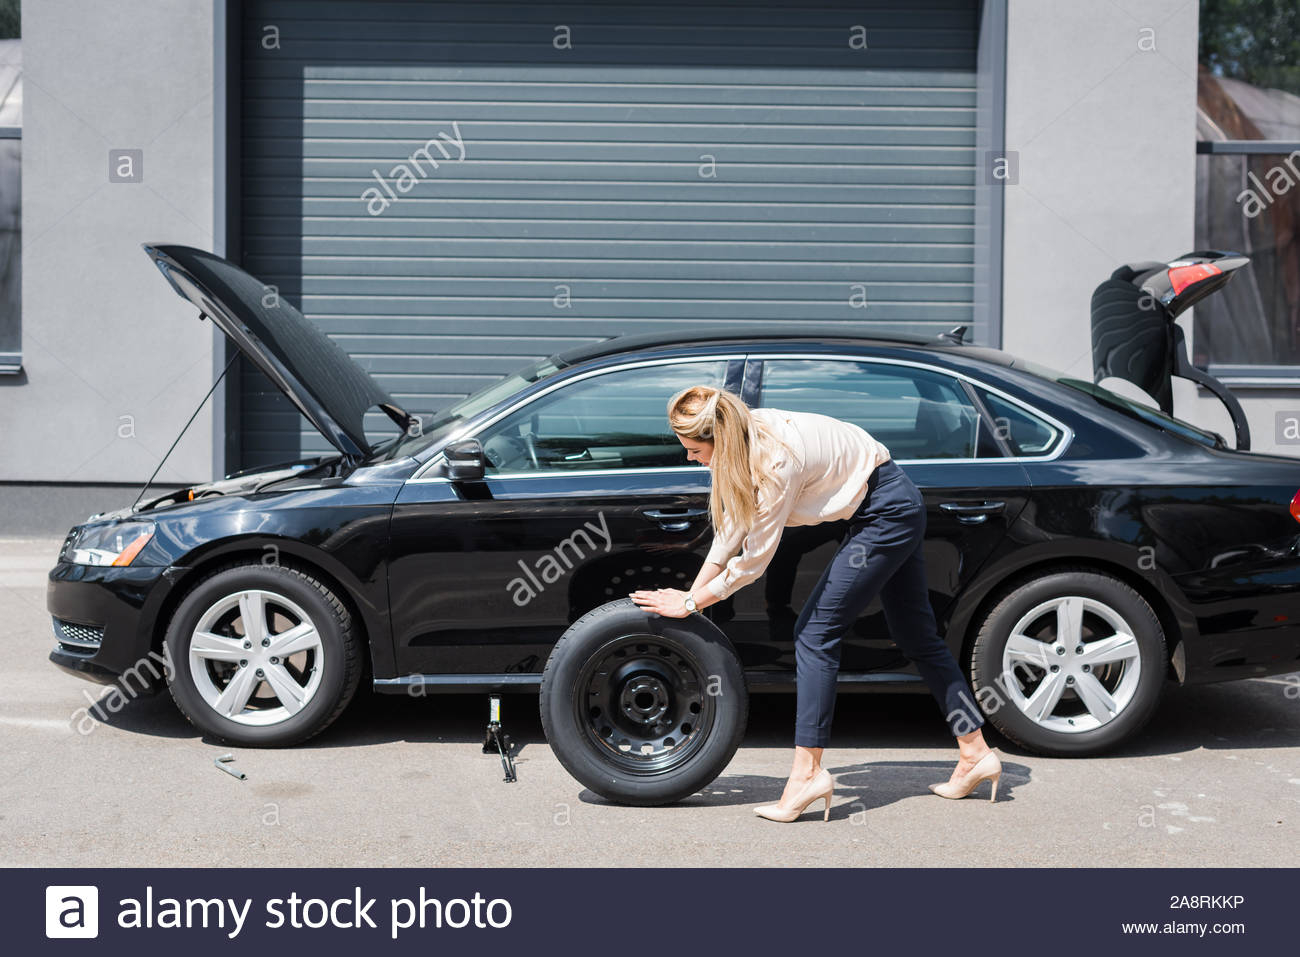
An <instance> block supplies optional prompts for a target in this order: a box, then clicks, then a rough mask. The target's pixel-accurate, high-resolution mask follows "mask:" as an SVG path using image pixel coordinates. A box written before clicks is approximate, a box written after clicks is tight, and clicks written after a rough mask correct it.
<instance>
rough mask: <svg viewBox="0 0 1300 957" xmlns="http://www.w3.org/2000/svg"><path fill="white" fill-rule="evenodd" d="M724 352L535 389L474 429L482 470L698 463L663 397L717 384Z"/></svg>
mask: <svg viewBox="0 0 1300 957" xmlns="http://www.w3.org/2000/svg"><path fill="white" fill-rule="evenodd" d="M726 374H727V360H726V359H716V360H702V361H691V362H676V363H662V364H657V365H646V366H637V367H635V368H630V369H620V370H616V371H613V372H605V373H602V374H599V375H593V376H589V377H587V378H585V379H579V380H577V381H575V382H571V383H569V384H567V385H562V386H560V387H559V388H557V389H555V390H554V391H552V392H548V393H546V394H545V395H542V396H539V397H538V398H536V399H534V400H533V401H532V402H529V403H528V404H527V405H524V406H522V407H520V408H518V409H516V410H515V411H514V412H511V413H510V414H509V415H507V416H506V417H505V418H503V419H501V420H500V421H498V422H496V423H494V424H492V425H490V426H488V427H487V428H486V429H484V430H483V432H482V433H481V434H480V435H479V440H480V441H481V442H482V444H483V451H484V453H485V454H486V457H487V460H488V464H487V474H489V475H492V474H497V475H503V474H511V473H533V474H536V473H548V472H549V473H556V472H571V471H578V470H587V469H620V468H673V467H681V468H703V466H700V465H697V464H696V463H694V462H688V461H687V460H686V449H685V448H684V447H683V446H682V444H681V442H680V441H679V440H678V439H677V436H676V435H674V434H673V431H672V429H670V428H669V427H668V400H669V399H670V398H671V397H672V396H673V395H674V394H675V393H676V392H678V391H680V390H681V389H685V388H687V387H688V386H692V385H709V386H715V387H718V388H721V387H722V386H723V385H724V384H725V381H726Z"/></svg>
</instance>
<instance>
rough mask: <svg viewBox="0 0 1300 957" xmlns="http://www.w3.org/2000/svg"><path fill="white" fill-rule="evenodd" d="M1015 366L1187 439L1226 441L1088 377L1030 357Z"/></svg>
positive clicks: (1207, 442)
mask: <svg viewBox="0 0 1300 957" xmlns="http://www.w3.org/2000/svg"><path fill="white" fill-rule="evenodd" d="M1011 367H1012V368H1013V369H1023V370H1024V371H1025V372H1028V373H1029V374H1030V375H1035V376H1038V377H1039V378H1040V379H1048V380H1050V381H1052V382H1056V383H1059V384H1060V385H1063V386H1067V387H1069V388H1071V389H1074V390H1075V391H1077V392H1084V393H1087V394H1088V395H1090V396H1092V397H1093V398H1094V399H1096V400H1097V401H1098V402H1101V403H1103V404H1105V405H1107V406H1109V407H1110V408H1112V409H1118V410H1119V411H1120V412H1123V413H1125V414H1126V415H1129V416H1131V417H1132V418H1135V419H1139V420H1141V421H1143V422H1146V423H1147V424H1148V425H1154V426H1156V427H1157V428H1160V429H1164V430H1165V431H1167V432H1173V433H1174V434H1175V435H1180V436H1182V437H1183V438H1185V439H1191V440H1192V441H1193V442H1198V443H1200V444H1201V445H1207V446H1209V447H1211V448H1223V447H1225V443H1224V441H1223V436H1221V435H1219V434H1218V433H1217V432H1210V431H1207V430H1206V429H1202V428H1199V427H1198V426H1195V425H1192V423H1190V422H1184V421H1183V420H1182V419H1179V418H1176V417H1175V416H1172V415H1167V414H1166V413H1164V412H1161V411H1160V410H1159V409H1157V408H1154V407H1152V406H1149V405H1145V404H1143V403H1141V402H1136V401H1134V400H1133V399H1129V398H1126V397H1124V396H1122V395H1119V394H1118V393H1115V392H1112V391H1110V389H1106V388H1103V387H1101V386H1099V385H1097V384H1096V383H1094V382H1088V381H1087V380H1086V379H1076V378H1074V377H1073V376H1070V375H1068V374H1067V373H1065V372H1061V371H1059V370H1057V369H1052V368H1049V367H1047V366H1044V365H1039V364H1038V363H1037V362H1030V361H1029V360H1027V359H1020V358H1016V359H1014V360H1012V362H1011Z"/></svg>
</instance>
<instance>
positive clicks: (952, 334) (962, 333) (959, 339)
mask: <svg viewBox="0 0 1300 957" xmlns="http://www.w3.org/2000/svg"><path fill="white" fill-rule="evenodd" d="M936 338H939V339H947V340H949V341H950V342H955V343H957V345H961V344H962V343H963V342H964V341H965V339H966V327H965V326H953V327H952V328H951V329H949V330H948V331H947V332H941V333H939V335H938V336H937V337H936Z"/></svg>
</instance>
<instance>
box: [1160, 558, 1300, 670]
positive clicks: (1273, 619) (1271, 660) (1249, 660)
mask: <svg viewBox="0 0 1300 957" xmlns="http://www.w3.org/2000/svg"><path fill="white" fill-rule="evenodd" d="M1179 584H1180V585H1181V586H1182V587H1183V588H1184V589H1185V593H1186V594H1187V595H1188V596H1189V597H1191V598H1192V608H1193V612H1194V614H1195V615H1196V623H1197V631H1198V633H1197V634H1196V635H1194V636H1190V637H1189V638H1188V639H1187V640H1186V641H1184V642H1183V646H1184V647H1183V652H1184V654H1185V656H1186V668H1187V674H1186V678H1185V683H1186V684H1209V683H1211V682H1218V681H1233V680H1236V679H1238V678H1263V677H1266V676H1268V675H1279V674H1287V673H1289V672H1292V671H1300V561H1294V560H1288V561H1285V562H1273V563H1271V564H1269V565H1268V566H1254V567H1249V566H1248V567H1244V568H1240V569H1239V570H1236V571H1234V572H1232V573H1231V574H1228V573H1226V572H1223V571H1220V572H1217V573H1216V574H1215V575H1214V576H1213V577H1210V576H1190V577H1189V578H1184V579H1183V580H1182V581H1180V582H1179Z"/></svg>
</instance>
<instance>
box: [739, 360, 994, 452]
mask: <svg viewBox="0 0 1300 957" xmlns="http://www.w3.org/2000/svg"><path fill="white" fill-rule="evenodd" d="M762 404H763V405H764V406H768V407H772V408H777V409H790V410H792V411H795V412H820V413H821V414H823V415H829V416H832V417H833V418H836V419H843V420H844V421H846V422H852V423H853V424H855V425H858V426H861V427H862V428H863V429H865V430H866V431H867V432H869V433H871V435H872V437H873V438H875V439H877V440H878V441H880V442H883V443H884V445H885V447H886V448H888V449H889V454H890V457H891V458H893V459H895V460H897V461H905V460H911V459H973V458H997V457H1000V456H1001V455H1002V451H1001V449H1000V448H999V447H998V445H997V443H996V441H994V439H993V436H992V435H991V434H990V432H989V430H988V428H987V427H986V426H985V425H984V423H983V420H982V419H981V417H980V415H979V412H978V410H977V409H976V408H975V405H974V403H973V402H972V401H971V399H970V396H969V395H967V393H966V390H965V389H964V388H963V387H962V384H961V383H960V382H959V381H958V380H957V379H956V378H954V377H953V376H950V375H946V374H944V373H942V372H937V371H935V370H932V369H924V368H920V367H917V366H905V365H893V364H889V363H883V362H872V361H870V360H853V359H767V360H765V361H764V363H763V393H762Z"/></svg>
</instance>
